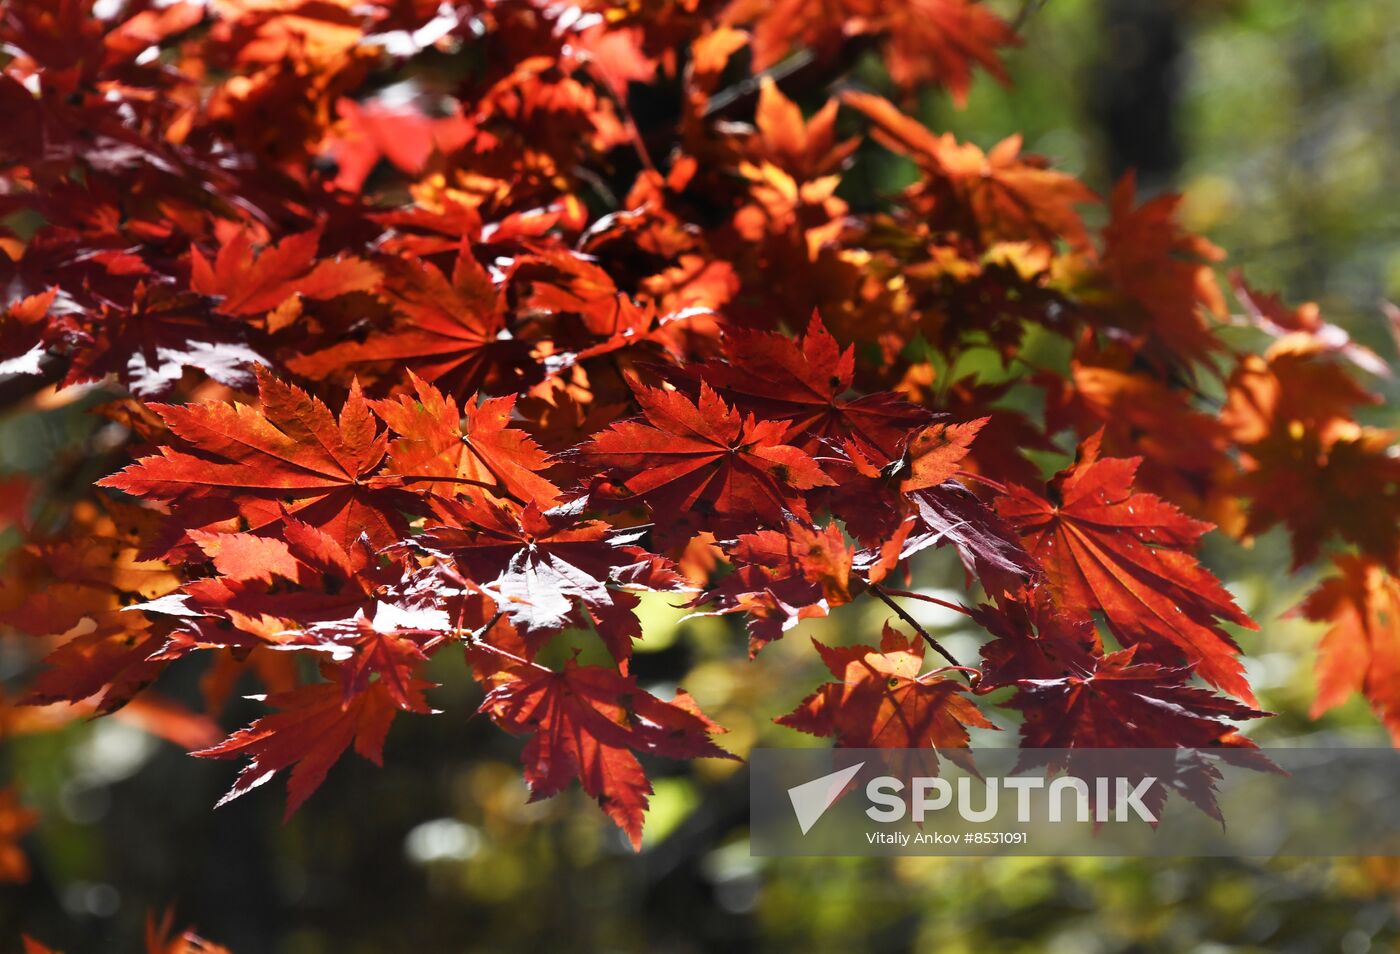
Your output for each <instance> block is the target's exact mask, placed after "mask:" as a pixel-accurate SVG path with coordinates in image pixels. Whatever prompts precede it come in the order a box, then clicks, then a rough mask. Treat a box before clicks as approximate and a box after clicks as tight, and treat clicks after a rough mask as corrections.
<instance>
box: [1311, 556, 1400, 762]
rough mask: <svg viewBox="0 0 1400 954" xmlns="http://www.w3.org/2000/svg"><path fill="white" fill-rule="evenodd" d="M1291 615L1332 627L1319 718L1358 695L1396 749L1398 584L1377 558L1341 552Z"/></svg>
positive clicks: (1321, 672) (1321, 674)
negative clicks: (1330, 571) (1330, 570)
mask: <svg viewBox="0 0 1400 954" xmlns="http://www.w3.org/2000/svg"><path fill="white" fill-rule="evenodd" d="M1335 562H1336V567H1337V569H1338V571H1340V575H1338V576H1329V577H1328V578H1326V579H1325V580H1323V581H1322V582H1321V583H1320V584H1318V586H1317V588H1316V589H1314V590H1313V591H1312V592H1311V593H1309V594H1308V597H1307V599H1305V600H1304V601H1303V602H1302V604H1301V605H1299V606H1298V607H1297V608H1296V609H1294V610H1293V613H1295V614H1297V615H1300V616H1303V617H1305V618H1307V619H1311V620H1316V621H1317V622H1325V623H1330V624H1331V628H1330V629H1328V630H1327V633H1326V634H1325V635H1324V636H1323V637H1322V645H1321V647H1320V648H1319V650H1318V660H1317V698H1316V699H1315V700H1313V706H1312V715H1313V718H1317V717H1318V716H1320V715H1321V714H1322V713H1324V712H1326V711H1327V710H1328V709H1331V708H1333V707H1335V706H1338V705H1341V703H1342V702H1344V701H1345V700H1346V699H1347V698H1348V697H1350V696H1351V694H1352V693H1353V692H1360V693H1362V694H1363V695H1364V696H1365V697H1366V699H1367V701H1368V702H1370V704H1371V708H1372V709H1374V710H1375V713H1376V715H1377V716H1378V717H1379V718H1380V719H1381V721H1382V722H1384V723H1385V727H1386V728H1387V729H1388V730H1389V731H1390V735H1391V738H1392V739H1394V740H1396V744H1397V745H1400V580H1397V579H1396V578H1395V577H1394V576H1391V575H1390V574H1389V573H1388V572H1386V570H1385V568H1384V567H1383V566H1382V565H1381V564H1380V563H1379V562H1378V561H1375V560H1370V559H1367V558H1365V557H1359V556H1353V555H1349V554H1343V555H1341V556H1338V557H1337V558H1336V561H1335Z"/></svg>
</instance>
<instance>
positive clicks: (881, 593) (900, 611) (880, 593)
mask: <svg viewBox="0 0 1400 954" xmlns="http://www.w3.org/2000/svg"><path fill="white" fill-rule="evenodd" d="M870 592H872V593H874V594H875V595H876V596H877V597H879V599H880V601H881V602H882V603H884V604H885V605H886V606H888V607H889V608H890V609H892V610H894V611H895V614H896V615H898V616H899V618H900V619H902V620H904V622H905V623H906V624H908V625H909V626H912V627H913V628H914V631H915V632H917V633H918V634H919V635H920V636H922V637H923V638H924V642H926V643H928V644H929V645H930V646H931V647H933V651H934V652H936V653H938V655H940V656H942V657H943V658H944V659H946V660H948V662H949V663H951V664H952V665H953V667H954V668H955V669H957V670H959V671H961V672H962V673H963V675H965V676H967V677H968V679H967V681H968V682H973V681H974V680H973V678H972V677H971V676H970V675H968V672H969V671H973V672H975V671H976V670H969V667H967V666H964V665H963V664H962V663H960V662H958V660H957V658H956V657H954V656H953V654H952V653H950V652H948V650H946V649H944V648H943V644H942V643H940V642H939V641H938V640H936V639H934V638H933V636H931V635H930V634H929V631H928V630H926V629H924V628H923V627H922V626H920V625H919V621H918V620H916V619H915V618H914V617H912V616H910V615H909V613H908V611H907V610H905V608H904V607H902V606H900V605H899V604H898V603H896V602H895V601H894V600H893V599H891V597H890V594H889V593H888V592H886V591H885V589H884V587H882V586H880V584H879V583H871V584H870ZM979 676H980V673H979Z"/></svg>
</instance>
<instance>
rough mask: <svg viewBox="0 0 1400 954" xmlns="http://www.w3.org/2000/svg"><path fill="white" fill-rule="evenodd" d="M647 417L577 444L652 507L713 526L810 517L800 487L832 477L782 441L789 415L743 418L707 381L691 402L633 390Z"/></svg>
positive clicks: (808, 487) (642, 387) (673, 394)
mask: <svg viewBox="0 0 1400 954" xmlns="http://www.w3.org/2000/svg"><path fill="white" fill-rule="evenodd" d="M634 390H635V392H636V395H637V401H638V402H639V403H640V404H641V406H642V413H643V414H644V415H645V416H646V420H647V423H645V424H643V423H641V422H640V421H624V422H622V423H619V424H614V425H613V426H612V427H610V428H609V429H608V430H606V431H604V432H603V433H602V434H599V435H598V436H597V437H595V438H594V439H593V440H592V441H590V442H589V443H588V444H586V445H584V447H583V448H582V450H581V455H582V457H583V458H584V459H585V460H586V461H588V462H589V463H591V464H594V465H596V466H600V467H604V468H607V469H608V470H609V471H610V472H611V473H613V474H615V475H616V476H617V477H618V478H619V479H620V480H621V481H622V484H623V487H624V488H625V489H626V491H627V493H628V495H629V497H630V498H635V499H638V500H641V501H644V502H645V503H646V504H647V506H648V507H650V508H651V510H652V512H653V513H658V512H659V513H665V514H668V515H681V514H688V513H697V514H713V516H714V520H715V522H716V523H717V524H718V525H734V524H739V525H743V524H745V523H752V522H754V521H758V522H762V523H768V524H778V523H781V522H783V521H784V520H785V519H786V518H787V517H788V515H792V516H795V517H798V518H799V519H801V520H809V519H810V515H809V514H808V512H807V504H806V501H805V500H804V499H803V492H804V491H808V490H811V489H812V488H814V487H826V486H831V485H832V484H834V483H835V482H834V481H833V480H832V479H831V478H830V477H828V476H827V475H826V474H824V473H822V470H821V468H820V467H818V466H817V464H816V462H815V461H814V460H812V458H811V457H809V456H808V455H807V454H806V453H805V452H803V451H802V450H800V449H798V448H796V447H793V446H791V445H788V444H785V443H783V434H784V433H786V431H787V429H788V424H787V422H786V421H760V420H757V419H755V418H754V417H753V416H752V415H749V416H747V417H743V416H741V415H740V414H739V412H738V411H736V410H734V409H733V408H731V407H729V406H728V405H726V404H725V403H724V401H722V400H721V399H720V397H719V395H717V394H716V393H715V392H714V391H713V390H712V389H711V388H710V386H709V385H708V384H703V383H702V384H701V386H700V400H699V403H698V404H694V403H692V402H691V401H690V400H689V399H688V398H686V397H685V395H683V394H680V393H679V392H676V391H665V390H660V389H656V388H649V387H647V386H646V385H643V384H638V385H636V386H635V388H634Z"/></svg>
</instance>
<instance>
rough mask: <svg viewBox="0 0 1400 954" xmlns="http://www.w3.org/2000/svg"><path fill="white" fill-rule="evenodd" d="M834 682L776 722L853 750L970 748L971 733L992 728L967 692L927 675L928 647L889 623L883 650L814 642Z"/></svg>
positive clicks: (947, 681) (818, 690) (948, 681)
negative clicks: (831, 737)
mask: <svg viewBox="0 0 1400 954" xmlns="http://www.w3.org/2000/svg"><path fill="white" fill-rule="evenodd" d="M812 644H813V645H815V646H816V647H817V652H818V653H820V654H821V657H822V662H824V663H826V667H827V668H828V669H830V670H831V674H832V675H833V676H835V677H836V681H835V682H828V683H826V684H824V685H822V686H821V687H820V688H818V689H817V691H816V692H814V693H812V694H811V695H810V696H808V697H807V698H806V699H804V700H802V702H801V704H799V705H798V707H797V708H796V709H794V710H793V711H792V712H790V713H788V714H787V715H785V716H782V717H780V718H778V719H777V720H776V721H777V722H778V724H779V725H785V726H788V727H790V728H793V729H799V730H801V731H803V732H810V733H811V734H813V735H822V736H834V737H835V738H836V742H837V744H838V745H842V746H845V747H847V748H894V749H911V748H929V747H933V748H966V747H967V744H968V735H967V728H968V726H974V727H977V728H984V729H987V728H993V726H992V723H990V722H989V721H987V718H986V717H985V716H983V715H982V713H981V712H980V711H979V710H978V708H977V706H976V705H975V704H973V702H972V700H971V699H969V698H967V696H966V694H965V693H966V691H967V689H966V687H965V686H963V685H961V684H960V683H957V682H954V681H953V680H951V679H947V678H944V677H942V676H940V675H938V674H937V673H936V672H929V673H925V672H924V671H923V668H924V647H923V644H922V643H921V642H917V641H916V642H913V643H911V642H910V640H909V639H908V637H906V636H905V635H904V634H903V633H900V632H899V631H898V630H896V629H894V628H893V627H892V626H890V625H889V624H888V623H887V624H885V631H884V635H883V636H882V637H881V639H880V648H879V649H876V648H875V647H873V646H837V647H831V646H824V645H822V644H821V643H819V642H817V641H816V640H815V639H814V640H812Z"/></svg>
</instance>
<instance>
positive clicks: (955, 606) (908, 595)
mask: <svg viewBox="0 0 1400 954" xmlns="http://www.w3.org/2000/svg"><path fill="white" fill-rule="evenodd" d="M871 585H872V586H874V585H875V584H873V583H872V584H871ZM881 589H883V590H884V591H885V592H886V593H888V594H889V595H890V596H902V597H904V598H905V599H910V600H923V601H924V602H925V603H933V604H935V605H937V606H941V607H943V608H944V609H950V610H952V611H953V612H955V613H961V614H963V615H964V616H971V615H972V611H971V610H969V609H968V608H967V607H966V606H963V605H961V604H959V603H950V602H948V601H947V600H940V599H939V598H938V597H936V596H929V595H928V594H926V593H914V592H911V591H910V590H893V589H889V588H887V587H881Z"/></svg>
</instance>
